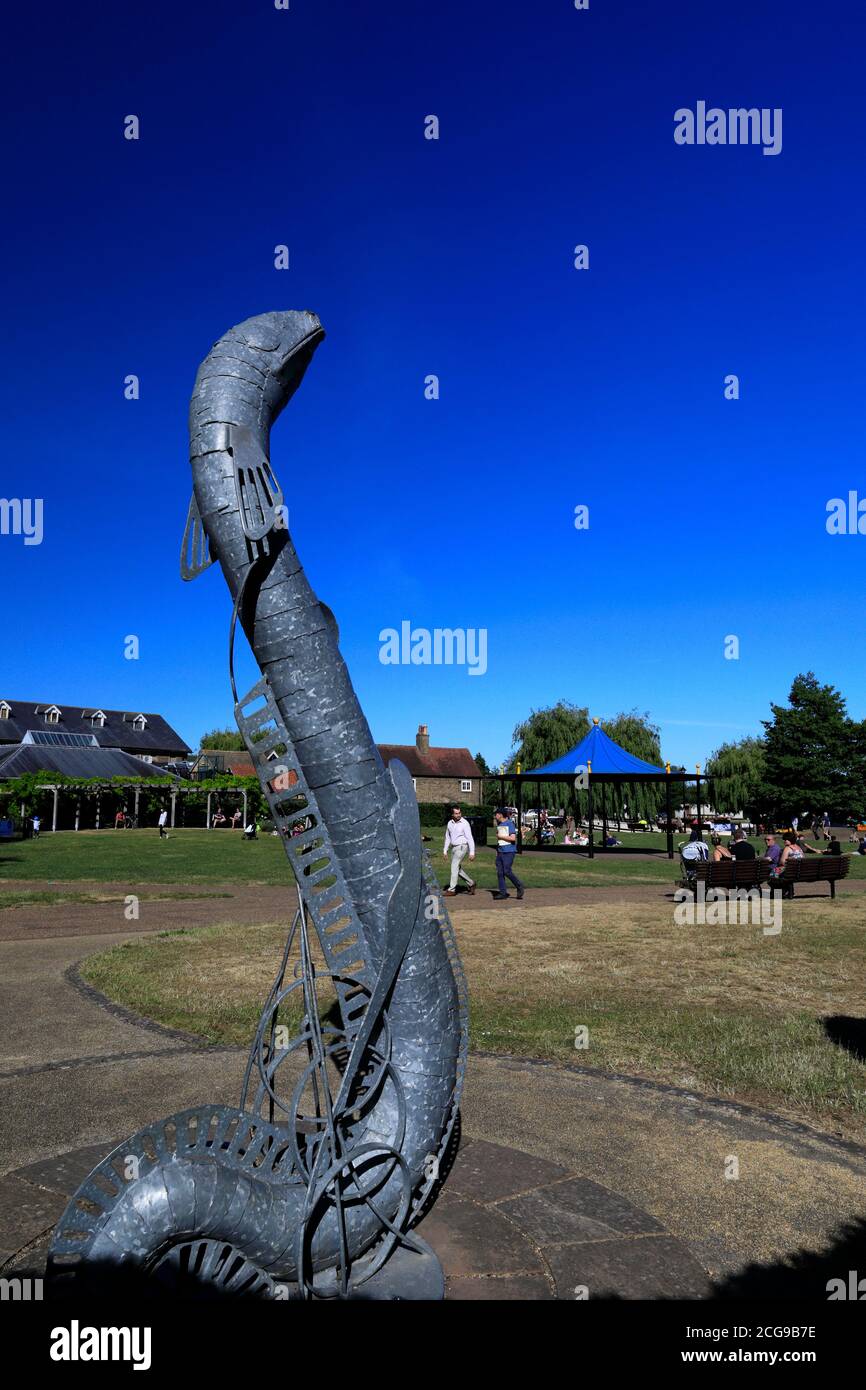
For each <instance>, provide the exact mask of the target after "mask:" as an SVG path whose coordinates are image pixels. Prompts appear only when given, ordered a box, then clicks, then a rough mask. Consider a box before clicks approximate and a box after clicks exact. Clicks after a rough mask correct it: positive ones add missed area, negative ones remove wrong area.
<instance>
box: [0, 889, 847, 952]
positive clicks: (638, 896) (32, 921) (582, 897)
mask: <svg viewBox="0 0 866 1390" xmlns="http://www.w3.org/2000/svg"><path fill="white" fill-rule="evenodd" d="M674 886H675V885H674V881H673V874H672V875H671V880H670V882H667V881H664V882H659V883H627V884H598V885H596V884H593V885H591V886H588V887H585V888H583V887H578V888H528V889H527V892H526V897H525V898H524V899H523V903H520V902H519V901H518V900H517V898H515V897H513V896H512V897H511V898H510V899H509V900H508V901H507V902H499V903H494V902H493V901H492V898H491V894H492V893H493V891H494V890H493V889H492V888H489V889H488V888H479V889H478V891H477V893H476V894H475V895H474V896H470V894H469V893H468V892H463V891H461V892H459V893H458V894H457V896H456V897H455V898H449V899H448V900H447V901H448V910H449V912H453V913H456V914H458V915H459V914H460V913H461V912H485V911H491V910H493V911H496V912H515V911H516V912H519V911H521V909H522V907H523V906H524V905H525V906H527V907H528V906H533V907H569V906H571V905H578V904H593V903H616V902H644V903H653V902H655V903H663V902H672V901H673V893H674ZM4 888H5V889H8V891H9V892H10V893H12V892H34V891H43V892H44V891H50V892H55V893H69V894H78V893H94V894H99V895H100V896H103V897H104V896H109V897H112V898H113V900H112V901H110V902H86V903H80V902H60V903H33V904H26V903H23V904H19V905H18V906H15V907H9V908H3V907H2V894H3V889H4ZM864 891H866V879H854V880H849V881H845V882H842V883H840V884H838V885H837V894H839V895H842V896H849V895H852V894H855V895H857V894H862V893H863V892H864ZM128 894H136V895H137V896H138V897H139V914H140V915H139V918H138V920H137V921H132V922H128V921H127V920H126V919H125V917H124V902H125V899H126V897H127V895H128ZM160 894H164V895H165V894H175V895H178V894H188V895H190V896H185V897H178V896H174V897H168V896H163V897H160V896H159V895H160ZM829 896H830V894H829V889H828V887H827V885H826V884H820V883H817V884H814V885H813V884H809V885H808V886H807V887H806V888H801V889H800V890H799V892H798V893H797V897H798V898H803V899H806V898H810V897H816V898H829ZM294 902H295V899H294V893H293V892H292V890H291V889H289V888H286V887H282V886H275V885H273V884H237V883H227V884H212V883H198V884H196V883H189V884H179V883H138V884H136V883H129V882H125V883H104V882H101V881H100V882H90V881H88V880H82V879H75V880H70V881H61V880H56V881H50V882H40V883H38V884H36V883H34V882H33V881H32V880H30V879H4V880H3V882H2V883H0V941H13V940H36V939H37V938H41V937H62V936H81V935H91V936H99V935H102V934H106V935H112V934H114V933H117V932H127V933H128V932H138V931H145V932H149V931H172V930H176V929H177V928H178V927H179V926H183V927H202V926H210V925H212V924H215V923H222V922H235V923H237V924H238V925H245V924H247V925H252V924H254V923H259V922H279V921H288V919H289V917H290V916H291V914H292V913H293V912H294Z"/></svg>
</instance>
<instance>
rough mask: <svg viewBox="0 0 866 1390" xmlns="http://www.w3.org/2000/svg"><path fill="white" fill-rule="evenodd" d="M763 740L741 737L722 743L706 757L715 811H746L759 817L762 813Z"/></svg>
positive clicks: (754, 817) (756, 818)
mask: <svg viewBox="0 0 866 1390" xmlns="http://www.w3.org/2000/svg"><path fill="white" fill-rule="evenodd" d="M764 751H765V750H764V740H763V739H760V738H741V739H740V740H739V741H738V742H736V743H723V744H722V745H721V747H720V748H717V749H716V751H715V752H714V753H712V754H711V755H710V757H709V759H708V760H707V767H706V773H707V777H708V778H709V779H710V799H711V801H712V803H713V805H714V807H715V808H716V810H717V811H720V812H722V811H728V812H730V811H745V812H746V813H747V814H748V815H749V816H750V817H752V819H754V820H758V819H760V818H761V817H762V816H763V813H764V801H765V791H764V780H765V775H766V773H765V766H764Z"/></svg>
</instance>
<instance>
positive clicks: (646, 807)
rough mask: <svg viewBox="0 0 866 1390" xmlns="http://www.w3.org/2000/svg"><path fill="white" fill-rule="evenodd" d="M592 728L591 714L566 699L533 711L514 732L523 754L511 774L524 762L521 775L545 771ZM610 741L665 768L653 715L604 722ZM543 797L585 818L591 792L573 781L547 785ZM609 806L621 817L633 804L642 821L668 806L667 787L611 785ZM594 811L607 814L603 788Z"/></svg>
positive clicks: (632, 810) (617, 717)
mask: <svg viewBox="0 0 866 1390" xmlns="http://www.w3.org/2000/svg"><path fill="white" fill-rule="evenodd" d="M590 727H591V722H590V717H589V710H588V709H586V708H585V707H580V706H578V705H572V704H569V703H568V701H566V700H560V701H559V702H558V703H557V704H555V705H552V706H550V708H549V709H542V710H533V711H532V712H531V714H530V716H529V718H528V719H526V720H524V721H523V723H522V724H518V725H517V727H516V729H515V730H514V734H513V741H514V743H515V744H517V752H516V753H514V754H513V755H512V757H511V759H510V760H509V762H508V765H507V766H508V770H509V771H516V767H517V764H518V763H519V764H520V770H521V772H528V771H531V770H532V769H533V768H536V767H545V766H546V765H547V763H551V762H554V761H555V759H557V758H561V757H562V756H563V755H564V754H565V753H568V752H570V751H571V749H572V748H574V747H575V746H576V745H577V744H578V743H580V742H581V740H582V739H583V738H585V737H586V735H587V734H588V733H589V730H590ZM601 727H602V729H603V730H604V732H605V733H606V734H607V736H608V738H611V739H613V741H614V743H618V744H619V745H620V746H621V747H622V748H624V749H625V750H626V752H628V753H633V754H634V756H635V757H636V758H642V759H643V760H644V761H645V762H648V763H652V764H653V765H654V766H655V767H662V766H663V763H662V755H661V747H660V744H659V731H658V728H657V727H656V725H655V724H652V723H651V722H650V717H649V715H648V714H638V712H637V711H636V710H632V711H631V712H630V713H620V714H617V715H615V716H614V717H613V719H608V720H604V721H603V722H602V725H601ZM542 788H543V790H542V799H543V802H544V805H545V806H548V807H551V808H567V809H569V810H572V811H573V812H574V813H575V814H578V815H580V816H585V815H586V814H587V810H588V797H587V793H586V792H585V791H577V790H575V788H574V785H573V782H572V780H569V781H567V782H547V783H543V784H542ZM604 796H605V803H606V808H607V810H608V811H609V812H610V814H611V816H615V815H618V813H619V811H620V810H621V808H622V805H623V803H627V805H628V813H629V816H631V817H635V818H640V817H642V816H643V817H646V818H649V817H650V816H653V815H655V813H656V812H657V811H658V810H659V808H660V807H661V806H663V805H664V800H665V793H664V785H663V784H662V785H658V786H657V785H653V784H652V783H646V782H628V783H618V784H617V785H616V786H613V785H610V784H608V785H606V786H605V790H604ZM593 810H594V812H595V814H599V813H600V811H601V789H600V786H599V787H598V789H597V790H596V791H595V792H594V793H593Z"/></svg>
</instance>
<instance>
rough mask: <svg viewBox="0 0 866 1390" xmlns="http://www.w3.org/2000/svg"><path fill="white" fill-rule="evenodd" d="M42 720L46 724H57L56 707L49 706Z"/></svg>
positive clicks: (57, 712)
mask: <svg viewBox="0 0 866 1390" xmlns="http://www.w3.org/2000/svg"><path fill="white" fill-rule="evenodd" d="M43 718H44V720H45V723H46V724H59V723H60V710H59V709H58V708H57V706H56V705H49V706H48V708H47V709H46V710H45V711H44V712H43Z"/></svg>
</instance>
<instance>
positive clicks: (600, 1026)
mask: <svg viewBox="0 0 866 1390" xmlns="http://www.w3.org/2000/svg"><path fill="white" fill-rule="evenodd" d="M864 908H866V903H864V902H863V901H862V900H861V899H860V898H859V896H858V897H856V898H855V897H853V896H852V897H848V898H840V899H837V900H836V901H835V902H830V901H829V900H827V901H826V902H823V901H821V900H817V899H814V898H813V899H811V900H805V899H803V900H800V901H798V900H796V899H795V900H794V901H793V902H786V903H785V904H784V909H783V911H784V917H783V923H782V932H781V934H780V935H778V936H766V935H764V933H763V931H762V929H761V926H760V925H757V926H753V925H741V926H678V925H676V923H675V922H674V918H673V906H672V904H670V903H658V904H656V903H652V904H641V903H629V902H624V903H617V904H603V905H597V904H592V905H590V904H578V905H576V906H569V907H544V908H533V907H532V906H522V907H521V908H517V907H516V905H515V906H514V907H513V908H512V907H509V908H508V909H505V910H498V911H496V910H490V911H486V910H485V911H468V912H465V913H460V914H458V915H457V917H456V925H457V934H458V939H459V942H460V947H461V951H462V953H463V959H464V964H465V968H466V973H467V977H468V981H469V989H470V997H471V1001H472V1043H473V1046H474V1047H475V1048H477V1049H479V1050H486V1051H494V1052H504V1053H511V1054H513V1055H516V1056H534V1057H547V1058H553V1059H557V1060H560V1061H564V1062H571V1063H574V1064H579V1065H586V1066H591V1067H598V1068H602V1069H605V1070H610V1071H622V1072H626V1073H629V1074H632V1075H640V1076H646V1077H650V1078H653V1079H656V1080H661V1081H667V1082H671V1083H673V1084H675V1085H680V1086H687V1087H694V1088H695V1089H698V1090H701V1091H703V1092H708V1093H713V1094H718V1095H723V1096H726V1097H730V1098H734V1099H738V1100H742V1101H747V1102H751V1103H753V1104H759V1105H764V1106H766V1107H767V1108H770V1109H773V1110H776V1111H780V1112H782V1113H786V1114H788V1115H790V1116H792V1117H794V1118H799V1119H805V1120H809V1121H811V1122H812V1123H816V1124H819V1125H820V1126H821V1127H822V1128H829V1129H831V1130H833V1131H835V1132H837V1133H841V1134H844V1135H847V1136H848V1137H851V1138H857V1139H860V1140H861V1141H862V1140H863V1139H864V1138H866V985H864V982H866V920H864V918H866V912H864ZM284 930H285V928H284V927H282V926H276V925H267V926H262V927H252V928H251V927H244V928H239V927H236V926H232V925H231V924H227V925H225V926H219V927H213V928H208V929H206V930H200V931H196V932H176V933H167V934H163V935H161V936H159V937H150V938H139V939H137V940H134V941H131V942H128V943H126V944H125V945H123V946H119V947H115V948H114V949H113V950H111V951H108V952H105V953H103V954H101V955H99V956H95V957H92V958H91V960H90V961H88V962H87V964H86V967H85V970H84V973H85V975H86V977H87V979H88V980H89V981H90V982H91V983H93V984H94V985H95V986H96V987H97V988H98V989H101V990H102V991H103V992H105V993H106V994H108V995H109V996H110V997H111V998H113V999H116V1000H118V1001H119V1002H121V1003H123V1004H126V1005H127V1007H130V1008H132V1009H135V1010H136V1011H138V1012H140V1013H143V1014H146V1015H147V1016H149V1017H152V1018H155V1019H157V1020H159V1021H160V1022H163V1023H166V1024H168V1025H169V1026H173V1027H181V1028H186V1029H189V1030H190V1031H192V1032H196V1033H199V1034H202V1035H203V1036H205V1037H207V1038H208V1039H210V1040H212V1041H220V1042H232V1043H239V1044H246V1043H247V1042H248V1041H249V1039H250V1037H251V1034H252V1031H253V1028H254V1026H255V1022H256V1020H257V1018H258V1012H259V1008H260V1004H261V1001H262V1000H263V999H264V997H265V996H266V994H267V992H268V989H269V987H270V983H271V979H272V977H273V974H274V971H275V969H276V965H277V961H278V958H279V948H280V943H281V941H282V939H283V935H284ZM326 1002H327V1001H326ZM584 1029H585V1030H586V1034H585V1035H584V1034H583V1033H582V1032H577V1033H576V1030H584ZM576 1037H577V1039H578V1041H580V1040H581V1039H582V1038H584V1037H585V1040H586V1042H587V1044H588V1045H587V1046H586V1048H583V1047H581V1048H579V1049H576V1047H575V1039H576Z"/></svg>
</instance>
